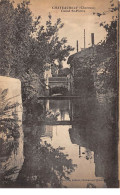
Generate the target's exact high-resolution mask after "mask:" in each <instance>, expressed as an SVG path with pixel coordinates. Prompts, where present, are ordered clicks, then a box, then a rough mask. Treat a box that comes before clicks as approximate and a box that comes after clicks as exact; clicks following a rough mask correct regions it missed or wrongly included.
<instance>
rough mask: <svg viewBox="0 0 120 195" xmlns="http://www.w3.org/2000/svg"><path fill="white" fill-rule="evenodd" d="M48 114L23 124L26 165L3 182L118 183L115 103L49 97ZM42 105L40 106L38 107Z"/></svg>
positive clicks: (98, 185) (52, 184)
mask: <svg viewBox="0 0 120 195" xmlns="http://www.w3.org/2000/svg"><path fill="white" fill-rule="evenodd" d="M43 104H44V113H45V115H44V117H43V119H44V120H43V121H41V117H40V116H37V117H36V121H35V119H34V120H33V122H32V123H30V124H29V123H24V126H23V131H24V147H23V148H21V150H22V152H23V155H24V162H23V164H22V166H21V167H20V166H18V167H17V166H16V167H14V168H16V174H17V177H16V179H14V181H12V177H9V178H11V181H10V179H9V180H8V182H6V183H5V182H2V183H3V185H2V186H1V187H4V186H7V187H37V188H39V187H40V188H41V187H43V188H44V187H47V188H51V187H53V188H59V187H68V188H112V187H118V174H117V172H118V156H117V146H118V138H117V126H116V122H115V121H114V120H115V119H114V114H115V113H114V112H113V113H112V112H111V109H112V105H110V106H109V105H107V104H105V105H107V107H106V106H105V105H104V102H103V103H102V104H101V103H99V101H98V100H97V99H93V97H92V98H88V99H87V101H85V99H84V98H83V100H81V99H78V98H77V99H66V100H60V99H56V100H52V99H51V100H45V101H44V103H43ZM38 109H39V107H38Z"/></svg>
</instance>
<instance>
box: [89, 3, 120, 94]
mask: <svg viewBox="0 0 120 195" xmlns="http://www.w3.org/2000/svg"><path fill="white" fill-rule="evenodd" d="M110 6H111V8H110V9H109V11H106V12H104V13H101V14H100V13H94V14H96V15H97V16H99V17H101V16H102V15H107V14H108V13H110V12H112V13H113V17H112V20H111V22H110V23H109V24H106V22H104V21H103V22H101V23H100V26H102V27H103V28H104V29H105V30H106V32H107V35H106V39H105V40H104V41H103V42H101V43H100V44H98V46H96V51H97V55H96V56H95V57H94V60H93V61H94V67H96V68H97V69H96V71H97V74H98V76H97V82H98V85H99V88H98V91H99V92H102V93H106V92H107V91H109V90H110V91H111V92H113V93H114V95H116V94H117V79H118V78H117V71H118V67H117V64H118V60H117V59H118V51H117V39H118V36H117V24H118V20H117V19H118V18H117V14H116V13H115V12H116V11H117V10H118V7H116V6H115V5H114V1H113V0H112V1H110ZM94 67H93V66H92V68H93V69H94Z"/></svg>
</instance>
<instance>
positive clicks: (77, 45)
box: [77, 40, 78, 52]
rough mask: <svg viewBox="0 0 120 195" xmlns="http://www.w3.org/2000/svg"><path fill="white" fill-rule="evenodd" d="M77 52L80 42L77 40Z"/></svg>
mask: <svg viewBox="0 0 120 195" xmlns="http://www.w3.org/2000/svg"><path fill="white" fill-rule="evenodd" d="M77 52H78V40H77Z"/></svg>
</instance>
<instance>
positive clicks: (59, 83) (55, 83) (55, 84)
mask: <svg viewBox="0 0 120 195" xmlns="http://www.w3.org/2000/svg"><path fill="white" fill-rule="evenodd" d="M48 86H49V88H50V89H53V88H56V89H57V88H59V89H60V88H61V89H62V88H65V89H67V91H70V80H69V79H68V77H49V78H48Z"/></svg>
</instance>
